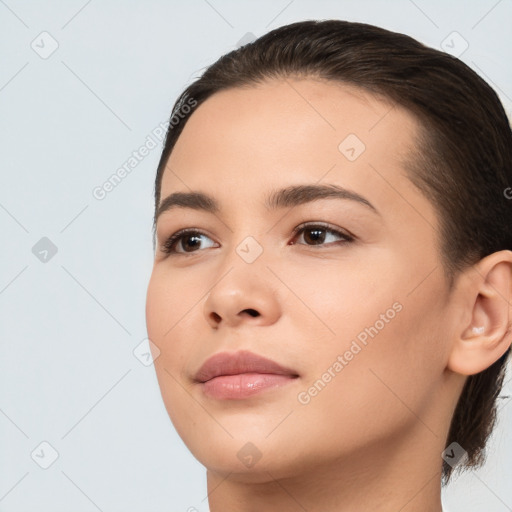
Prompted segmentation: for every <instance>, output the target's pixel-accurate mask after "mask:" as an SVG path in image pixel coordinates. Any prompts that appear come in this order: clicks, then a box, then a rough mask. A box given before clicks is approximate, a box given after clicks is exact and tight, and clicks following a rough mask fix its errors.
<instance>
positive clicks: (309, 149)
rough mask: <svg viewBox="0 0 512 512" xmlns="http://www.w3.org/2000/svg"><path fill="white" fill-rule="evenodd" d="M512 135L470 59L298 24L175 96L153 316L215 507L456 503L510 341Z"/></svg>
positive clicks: (167, 394)
mask: <svg viewBox="0 0 512 512" xmlns="http://www.w3.org/2000/svg"><path fill="white" fill-rule="evenodd" d="M511 186H512V133H511V129H510V125H509V123H508V120H507V117H506V114H505V112H504V110H503V107H502V105H501V103H500V101H499V99H498V97H497V95H496V94H495V92H494V91H493V90H492V89H491V88H490V87H489V86H488V85H487V84H486V83H485V82H484V81H483V80H482V79H481V78H480V77H479V76H478V75H477V74H476V73H474V72H473V71H472V70H471V69H470V68H468V67H467V66H466V65H465V64H463V63H462V62H461V61H459V60H458V59H456V58H454V57H452V56H450V55H447V54H444V53H442V52H439V51H437V50H434V49H431V48H427V47H425V46H423V45H422V44H420V43H419V42H417V41H415V40H414V39H412V38H410V37H408V36H405V35H403V34H398V33H393V32H389V31H387V30H384V29H381V28H378V27H374V26H371V25H366V24H361V23H350V22H346V21H336V20H327V21H306V22H299V23H294V24H291V25H288V26H283V27H280V28H278V29H276V30H273V31H272V32H270V33H268V34H266V35H264V36H262V37H261V38H259V39H257V40H256V41H254V42H252V43H250V44H247V45H245V46H242V47H241V48H238V49H237V50H234V51H232V52H231V53H229V54H227V55H224V56H223V57H221V58H220V59H219V60H218V61H217V62H216V63H214V64H213V65H212V66H210V67H209V68H208V69H207V70H206V71H205V72H204V74H203V75H202V76H201V77H200V78H198V79H197V80H196V81H195V82H194V83H192V84H191V85H190V86H189V87H188V88H187V89H186V90H185V91H184V93H183V94H182V95H181V96H180V98H179V99H178V101H177V102H176V104H175V107H174V111H173V115H172V116H171V120H170V124H169V131H168V134H167V139H166V142H165V146H164V150H163V152H162V157H161V160H160V164H159V167H158V171H157V177H156V183H155V236H156V243H157V245H156V254H155V262H154V268H153V273H152V276H151V280H150V283H149V287H148V294H147V307H146V319H147V327H148V335H149V338H150V339H151V341H152V342H153V344H154V346H153V351H154V352H155V351H158V352H159V354H160V355H159V357H158V358H156V359H155V367H156V372H157V377H158V382H159V385H160V389H161V392H162V397H163V400H164V403H165V406H166V408H167V411H168V414H169V416H170V418H171V420H172V422H173V424H174V426H175V428H176V430H177V432H178V434H179V435H180V436H181V438H182V439H183V441H184V442H185V444H186V445H187V446H188V448H189V449H190V451H191V452H192V454H193V455H194V456H195V457H196V458H197V459H198V460H199V461H200V462H201V463H202V464H203V465H204V466H205V467H206V469H207V486H208V494H209V497H208V498H209V506H210V510H211V512H226V511H242V510H243V511H267V510H269V511H270V510H280V511H299V510H308V511H323V512H330V511H336V512H346V511H356V510H357V511H369V510H371V511H379V512H388V511H389V512H390V511H394V512H396V511H398V510H400V511H402V512H408V511H415V512H427V511H428V512H432V511H439V510H441V497H440V491H441V485H442V484H446V483H447V482H448V481H449V479H450V476H451V474H452V471H453V469H454V468H457V469H468V468H474V467H477V466H478V465H479V464H481V463H482V462H483V451H484V448H485V444H486V441H487V439H488V437H489V435H490V433H491V431H492V428H493V426H494V421H495V414H496V399H497V396H498V393H499V392H500V390H501V386H502V382H503V377H504V371H505V363H506V360H507V357H508V356H509V354H510V344H511V324H510V318H511V314H510V313H511V302H510V299H511V283H512V279H511V267H512V250H511V249H512V222H511V219H512V215H511V214H512V201H511V200H510V198H511V197H512V194H511V192H512V189H511V188H510V187H511Z"/></svg>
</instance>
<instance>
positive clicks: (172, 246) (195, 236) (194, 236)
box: [162, 229, 211, 254]
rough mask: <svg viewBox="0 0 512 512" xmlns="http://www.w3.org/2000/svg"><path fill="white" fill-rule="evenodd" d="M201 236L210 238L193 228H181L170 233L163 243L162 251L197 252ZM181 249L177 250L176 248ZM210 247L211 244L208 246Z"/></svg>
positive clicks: (168, 252) (175, 252) (176, 252)
mask: <svg viewBox="0 0 512 512" xmlns="http://www.w3.org/2000/svg"><path fill="white" fill-rule="evenodd" d="M201 237H205V238H207V239H208V240H211V238H209V237H208V236H206V235H205V234H204V233H201V231H197V230H195V229H182V230H181V231H177V232H176V233H174V234H173V235H171V236H170V237H169V238H168V239H167V240H166V241H165V242H164V244H163V246H162V251H163V252H165V253H166V254H173V253H174V254H188V253H191V252H197V251H196V249H197V248H198V247H199V246H200V245H201ZM178 247H179V248H181V250H177V248H178ZM210 247H211V246H210Z"/></svg>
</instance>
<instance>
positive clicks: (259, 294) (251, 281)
mask: <svg viewBox="0 0 512 512" xmlns="http://www.w3.org/2000/svg"><path fill="white" fill-rule="evenodd" d="M278 297H279V295H278V290H276V288H275V277H274V276H273V274H272V273H271V272H270V271H269V270H268V269H267V268H266V267H265V266H264V265H261V266H259V268H258V269H257V271H256V269H255V268H254V267H251V266H249V265H248V264H246V263H243V264H242V265H236V266H234V267H231V269H230V270H229V271H228V272H227V273H224V275H223V277H222V278H221V279H220V280H219V281H218V282H217V283H216V284H215V285H214V286H213V288H212V289H211V291H210V293H209V294H208V297H207V299H206V301H205V303H204V315H205V317H206V320H207V322H208V324H209V325H210V326H211V327H212V328H213V329H219V328H220V327H221V326H223V325H225V326H226V327H227V326H229V327H237V326H240V325H241V324H243V323H247V324H252V325H260V326H264V325H271V324H273V323H275V322H276V321H277V319H278V318H279V317H280V315H281V307H280V302H279V298H278Z"/></svg>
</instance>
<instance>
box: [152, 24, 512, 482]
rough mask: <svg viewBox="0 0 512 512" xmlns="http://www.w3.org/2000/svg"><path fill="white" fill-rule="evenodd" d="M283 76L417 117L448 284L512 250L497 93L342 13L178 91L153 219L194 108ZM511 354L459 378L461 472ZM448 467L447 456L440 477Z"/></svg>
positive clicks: (475, 459) (275, 37)
mask: <svg viewBox="0 0 512 512" xmlns="http://www.w3.org/2000/svg"><path fill="white" fill-rule="evenodd" d="M288 77H297V78H312V79H325V80H329V81H334V82H339V83H341V84H345V85H352V86H356V87H358V88H360V89H361V90H364V91H366V92H369V93H371V94H373V95H375V96H377V97H379V98H381V99H383V100H387V101H388V102H389V103H390V104H392V105H398V106H399V107H401V108H404V109H406V110H407V111H409V112H410V113H412V115H413V116H414V117H415V119H416V120H417V121H418V122H419V123H418V124H419V130H418V134H417V137H416V140H415V148H414V150H413V151H412V152H411V154H410V155H409V158H408V159H407V162H406V165H405V168H406V172H407V176H408V178H409V179H410V181H411V182H412V183H413V184H414V185H415V186H416V187H417V188H418V189H419V190H420V192H421V193H422V194H423V195H424V196H425V197H426V198H427V199H429V200H430V201H431V203H432V204H433V206H434V207H435V210H436V213H437V216H438V220H439V232H438V235H439V236H438V238H437V240H438V243H439V248H440V257H441V261H442V262H443V270H444V272H445V275H446V277H447V282H448V283H449V284H448V287H449V289H450V290H451V288H452V286H453V283H454V279H455V278H456V277H457V275H459V273H460V272H462V271H463V270H465V269H467V268H468V267H469V266H472V265H474V264H475V263H477V262H478V261H479V260H480V259H482V258H483V257H485V256H487V255H489V254H492V253H493V252H496V251H500V250H503V249H508V250H510V249H512V222H510V220H511V219H512V200H507V197H508V196H507V194H506V193H505V191H506V190H507V189H508V187H510V186H511V185H512V131H511V127H510V123H509V120H508V118H507V115H506V113H505V111H504V108H503V106H502V104H501V102H500V100H499V98H498V96H497V94H496V93H495V91H494V90H493V89H492V88H491V87H490V86H489V85H488V84H487V83H486V82H485V81H484V80H483V79H482V78H480V76H479V75H478V74H477V73H475V72H474V71H473V70H472V69H471V68H469V67H468V66H467V65H466V64H464V63H463V62H462V61H460V60H459V59H457V58H455V57H453V56H451V55H449V54H447V53H444V52H441V51H439V50H435V49H433V48H429V47H427V46H425V45H423V44H422V43H420V42H418V41H416V40H415V39H413V38H411V37H409V36H407V35H404V34H400V33H396V32H391V31H388V30H385V29H383V28H380V27H376V26H373V25H368V24H365V23H355V22H348V21H342V20H322V21H317V20H308V21H302V22H297V23H292V24H289V25H285V26H282V27H279V28H277V29H275V30H272V31H270V32H268V33H267V34H264V35H263V36H261V37H260V38H258V39H256V40H254V41H253V42H251V43H248V44H245V45H243V46H241V47H239V48H236V49H235V50H233V51H231V52H229V53H227V54H225V55H223V56H221V57H220V58H219V59H218V60H217V61H216V62H215V63H213V64H212V65H211V66H209V67H207V68H206V70H205V71H204V73H203V74H202V75H201V76H200V77H199V78H197V79H196V80H195V81H194V82H192V83H191V84H190V85H189V86H188V87H187V88H186V89H185V90H184V91H183V92H182V94H181V95H180V96H179V98H178V99H177V101H176V103H175V104H174V107H173V111H172V115H171V121H170V124H169V128H168V131H167V135H166V138H165V142H164V147H163V151H162V156H161V159H160V162H159V165H158V169H157V174H156V180H155V218H154V227H155V225H156V215H157V211H158V206H159V202H160V192H161V183H162V175H163V173H164V169H165V167H166V164H167V161H168V159H169V156H170V154H171V152H172V149H173V147H174V145H175V144H176V141H177V139H178V137H179V135H180V133H181V131H182V130H183V128H184V126H185V124H186V122H187V120H188V119H189V118H190V116H191V115H192V113H193V112H194V111H195V109H197V108H198V106H199V105H201V104H202V103H203V102H204V101H205V100H206V99H207V98H209V97H210V96H212V95H213V94H215V93H216V92H218V91H222V90H227V89H230V88H235V87H244V86H249V87H250V86H255V85H257V84H260V83H262V82H264V81H265V80H268V79H286V78H288ZM178 117H179V122H176V120H177V119H178ZM509 333H510V325H509V326H508V330H507V333H506V336H508V335H509ZM509 355H510V347H509V348H508V350H507V351H506V353H505V354H504V355H503V356H502V357H500V358H499V359H498V360H497V361H496V362H495V363H494V364H492V365H491V366H490V367H488V368H487V369H485V370H484V371H482V372H480V373H478V374H476V375H470V376H468V377H467V379H466V382H465V384H464V387H463V390H462V393H461V396H460V397H459V400H458V402H457V405H456V408H455V411H454V414H453V417H452V420H451V424H450V428H449V432H448V436H447V439H446V444H445V446H446V447H448V446H449V445H450V444H451V443H452V442H457V443H458V444H459V445H460V446H461V447H462V448H463V449H464V450H465V451H466V452H467V457H466V458H465V460H464V461H462V462H461V463H460V464H458V465H456V466H455V468H457V470H459V471H461V470H467V469H470V468H477V467H480V466H481V465H482V464H483V463H484V462H485V446H486V443H487V441H488V438H489V436H490V435H491V433H492V431H493V429H494V426H495V423H496V419H497V400H498V398H499V393H500V391H501V389H502V386H503V380H504V376H505V369H506V362H507V359H508V357H509ZM455 468H454V467H452V466H451V465H449V464H448V463H446V462H445V461H443V463H442V484H443V485H446V484H447V483H448V482H449V480H450V477H451V476H452V472H453V470H454V469H455Z"/></svg>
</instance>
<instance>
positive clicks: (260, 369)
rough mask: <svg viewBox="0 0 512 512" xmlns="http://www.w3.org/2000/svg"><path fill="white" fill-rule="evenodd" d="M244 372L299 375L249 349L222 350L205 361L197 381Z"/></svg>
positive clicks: (197, 374)
mask: <svg viewBox="0 0 512 512" xmlns="http://www.w3.org/2000/svg"><path fill="white" fill-rule="evenodd" d="M243 373H260V374H274V375H286V376H289V377H298V376H299V375H298V373H297V372H296V371H294V370H292V369H291V368H287V367H285V366H282V365H280V364H278V363H276V362H275V361H272V360H271V359H267V358H266V357H263V356H259V355H257V354H254V353H253V352H249V351H247V350H241V351H238V352H234V353H233V352H231V353H230V352H221V353H218V354H215V355H213V356H212V357H210V358H209V359H207V360H206V361H205V363H204V364H203V365H202V366H201V368H199V370H198V372H197V373H196V375H195V377H194V378H195V380H196V381H197V382H207V381H209V380H211V379H214V378H215V377H219V376H222V375H239V374H243Z"/></svg>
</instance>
